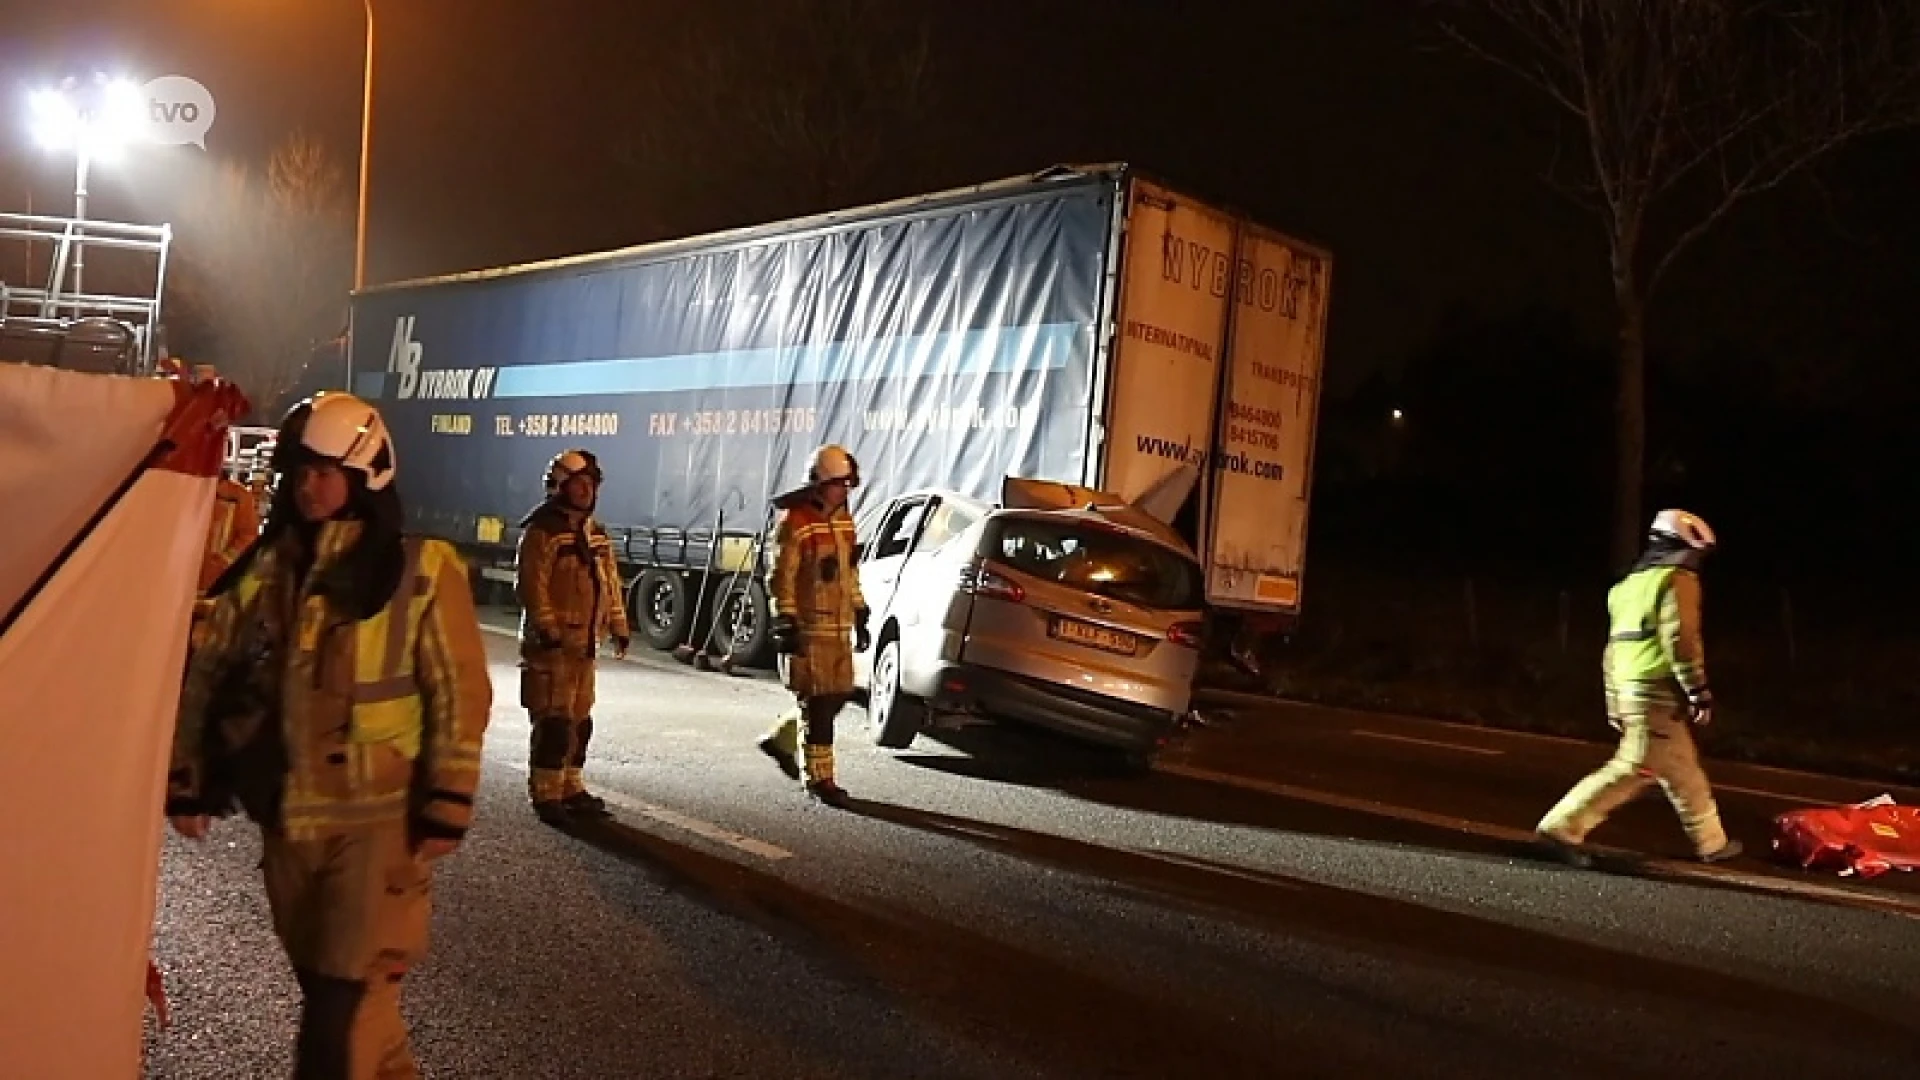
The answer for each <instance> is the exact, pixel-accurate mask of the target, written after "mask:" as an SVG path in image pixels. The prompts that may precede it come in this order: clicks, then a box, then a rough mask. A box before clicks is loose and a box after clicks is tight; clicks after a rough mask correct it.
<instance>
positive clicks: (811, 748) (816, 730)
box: [767, 694, 850, 784]
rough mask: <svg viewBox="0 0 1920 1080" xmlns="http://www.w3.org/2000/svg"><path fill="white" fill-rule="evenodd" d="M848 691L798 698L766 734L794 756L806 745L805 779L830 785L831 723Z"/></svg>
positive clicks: (831, 772)
mask: <svg viewBox="0 0 1920 1080" xmlns="http://www.w3.org/2000/svg"><path fill="white" fill-rule="evenodd" d="M849 696H850V695H847V694H817V695H815V696H813V697H803V698H799V699H798V700H797V702H796V703H795V704H794V707H793V708H791V709H788V710H787V711H786V712H784V713H782V714H780V720H779V722H778V723H776V724H775V725H774V728H773V731H772V733H771V734H769V735H768V736H767V739H768V741H770V742H772V743H773V744H774V745H775V746H778V747H779V748H780V749H782V750H785V751H786V752H787V753H788V754H792V755H793V756H795V757H799V756H801V755H800V753H799V751H800V746H801V743H802V742H804V743H805V744H806V754H805V757H804V758H803V762H804V765H805V768H806V774H807V780H808V781H809V782H810V783H815V784H831V783H833V782H834V779H833V722H834V720H835V719H836V718H837V717H838V716H839V715H840V710H841V709H844V708H846V705H847V700H848V697H849Z"/></svg>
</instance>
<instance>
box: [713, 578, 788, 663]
mask: <svg viewBox="0 0 1920 1080" xmlns="http://www.w3.org/2000/svg"><path fill="white" fill-rule="evenodd" d="M707 642H708V645H707V647H708V648H709V649H711V650H712V651H713V652H716V653H720V654H722V655H725V654H727V653H729V652H731V653H732V655H733V662H734V664H735V665H737V666H740V667H756V668H757V667H766V666H768V664H769V663H771V662H772V660H773V606H772V605H771V604H769V603H768V602H767V588H766V586H765V585H762V584H761V583H760V582H758V581H756V580H754V579H752V578H748V579H746V580H744V581H735V582H733V583H732V584H730V585H728V586H727V587H726V588H725V589H724V590H722V591H721V592H720V593H718V594H717V596H716V598H715V600H714V605H713V630H712V632H711V634H710V635H709V636H708V638H707Z"/></svg>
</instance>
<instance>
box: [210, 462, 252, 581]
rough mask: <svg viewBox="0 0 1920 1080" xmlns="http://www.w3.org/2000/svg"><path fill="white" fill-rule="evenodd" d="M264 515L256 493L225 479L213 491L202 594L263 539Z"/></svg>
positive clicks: (218, 482)
mask: <svg viewBox="0 0 1920 1080" xmlns="http://www.w3.org/2000/svg"><path fill="white" fill-rule="evenodd" d="M259 536H260V512H259V510H258V509H257V508H256V505H255V503H254V498H253V492H251V491H249V490H247V488H246V486H245V485H243V484H241V483H239V482H238V481H236V480H231V479H228V478H227V477H224V476H223V477H221V478H220V479H219V480H218V481H216V482H215V485H214V491H213V518H212V520H211V521H209V522H208V523H207V547H206V551H205V553H204V554H203V555H202V556H201V559H200V589H199V591H200V593H201V595H203V596H204V595H205V594H206V591H207V590H208V589H211V588H213V583H214V582H215V581H217V580H219V577H220V575H221V574H224V573H226V572H227V567H229V566H232V565H233V563H234V560H235V559H238V558H239V557H240V553H241V552H243V551H245V550H247V545H249V544H251V543H253V542H254V541H255V540H257V539H259Z"/></svg>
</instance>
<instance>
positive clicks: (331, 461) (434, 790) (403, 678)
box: [166, 394, 493, 1080]
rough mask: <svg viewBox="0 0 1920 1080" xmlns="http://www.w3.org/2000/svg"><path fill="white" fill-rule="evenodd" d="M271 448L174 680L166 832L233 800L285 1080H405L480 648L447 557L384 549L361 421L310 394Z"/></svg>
mask: <svg viewBox="0 0 1920 1080" xmlns="http://www.w3.org/2000/svg"><path fill="white" fill-rule="evenodd" d="M282 432H283V438H282V439H281V441H280V445H279V449H278V454H277V456H278V457H279V459H280V460H279V461H277V462H276V466H277V470H278V472H279V475H280V482H279V483H278V485H277V487H276V490H275V493H274V500H273V504H272V506H271V508H270V509H269V511H268V515H267V527H266V530H265V532H264V533H263V535H262V536H261V539H260V542H259V543H258V544H256V545H255V546H254V547H253V548H252V549H251V550H250V551H249V552H248V553H247V554H246V555H245V556H244V557H243V558H242V559H241V560H240V561H239V562H238V563H236V564H235V565H234V567H233V568H232V569H231V570H230V571H229V572H228V574H226V575H225V576H224V578H223V580H222V581H221V582H220V583H219V585H218V586H217V587H216V594H217V599H216V601H215V606H214V609H213V614H212V615H211V616H210V618H209V620H208V627H207V635H206V642H205V644H204V646H203V647H202V648H200V649H198V650H196V651H195V653H194V655H193V658H192V661H191V664H190V667H189V669H188V673H187V679H186V683H185V687H184V689H183V691H182V695H181V704H180V715H179V719H178V722H177V724H176V726H175V732H174V742H173V752H172V763H171V766H170V772H169V774H168V783H167V799H166V813H167V815H168V816H169V818H170V819H171V821H172V825H173V828H174V829H175V831H177V832H179V833H180V834H181V835H183V836H186V837H189V838H200V837H203V836H205V835H206V832H207V828H208V815H223V814H226V813H228V812H230V810H231V808H232V804H233V803H234V802H235V801H236V800H237V801H238V802H239V804H240V806H241V808H242V809H244V810H245V811H246V813H247V815H248V816H249V817H251V818H253V819H254V820H255V821H256V822H257V823H259V825H260V827H261V834H262V845H261V846H262V859H261V868H262V869H263V871H264V872H265V878H266V891H267V900H268V903H269V905H270V907H271V909H272V913H273V925H274V931H275V934H276V935H277V936H278V937H279V939H280V942H281V944H282V945H283V946H284V948H285V950H286V953H287V958H288V959H289V961H291V963H292V966H293V969H294V973H295V975H296V976H297V978H298V981H299V984H300V988H301V991H302V994H303V1000H302V1006H301V1016H300V1029H299V1036H298V1041H297V1044H296V1048H295V1053H294V1056H295V1060H296V1065H295V1075H296V1076H298V1077H302V1078H306V1077H312V1078H322V1077H338V1078H352V1080H362V1078H373V1077H381V1078H390V1077H417V1076H418V1075H419V1071H418V1069H417V1067H416V1066H415V1064H414V1061H413V1056H412V1053H411V1051H410V1050H409V1048H408V1045H407V1031H406V1025H405V1021H404V1020H403V1019H402V1017H401V1013H400V989H401V980H402V977H403V976H404V975H405V974H406V973H407V971H408V970H409V969H410V968H411V967H412V966H413V965H415V964H416V963H418V962H419V960H420V959H421V958H422V957H423V956H424V955H425V952H426V947H427V926H428V922H429V917H430V907H431V891H432V866H433V863H434V862H435V860H437V859H439V858H441V857H443V856H445V855H447V854H450V853H451V852H452V851H453V850H454V849H455V848H456V847H457V846H458V844H459V843H460V841H461V839H462V838H463V837H464V836H465V835H466V832H467V828H468V825H469V824H470V823H471V821H472V819H473V804H474V795H475V790H476V789H477V788H478V786H479V781H480V748H481V742H482V738H483V736H484V733H485V730H486V725H487V712H488V709H489V708H490V707H491V705H492V699H493V689H492V684H491V682H490V681H489V679H488V676H487V657H486V649H485V645H484V642H483V639H482V638H481V633H480V623H479V618H478V616H477V615H476V613H475V611H474V603H473V595H472V592H471V589H470V586H469V584H468V580H467V570H466V567H465V566H464V565H463V564H462V562H461V560H460V557H459V556H458V555H457V554H455V552H454V550H453V548H452V546H451V545H448V544H446V543H444V542H442V541H438V540H422V539H416V538H411V537H405V536H403V535H402V533H401V529H400V523H401V508H400V502H399V496H398V495H397V494H396V492H395V490H394V486H393V479H394V466H395V461H394V454H393V447H392V444H391V443H390V441H389V439H388V436H387V429H386V425H385V424H384V423H383V422H382V420H381V418H380V414H379V413H378V412H376V411H375V410H374V409H373V408H372V407H371V406H369V405H367V404H366V403H364V402H362V401H360V400H359V399H357V398H354V397H352V396H350V395H347V394H322V395H320V396H319V397H317V398H315V399H311V400H309V401H307V402H303V403H301V404H300V405H298V406H296V407H295V408H294V409H293V410H292V411H291V412H290V413H289V414H288V416H287V419H286V421H285V423H284V424H283V427H282Z"/></svg>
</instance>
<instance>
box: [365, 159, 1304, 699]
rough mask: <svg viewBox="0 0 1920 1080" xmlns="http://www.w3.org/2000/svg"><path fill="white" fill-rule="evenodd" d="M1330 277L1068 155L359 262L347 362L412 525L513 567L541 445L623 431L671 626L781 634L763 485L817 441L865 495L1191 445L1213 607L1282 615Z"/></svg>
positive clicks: (1281, 248) (659, 618) (1118, 488)
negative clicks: (962, 176) (785, 207)
mask: <svg viewBox="0 0 1920 1080" xmlns="http://www.w3.org/2000/svg"><path fill="white" fill-rule="evenodd" d="M1331 279H1332V258H1331V256H1330V255H1329V254H1328V253H1327V252H1326V251H1324V250H1322V249H1320V248H1318V247H1316V246H1313V245H1311V244H1308V243H1304V242H1302V241H1299V240H1296V239H1293V238H1291V237H1289V236H1287V235H1285V234H1283V233H1280V232H1278V231H1276V230H1274V229H1271V228H1268V227H1266V226H1263V225H1260V224H1257V223H1255V222H1253V221H1251V220H1248V219H1247V218H1246V217H1245V216H1244V215H1241V214H1237V213H1235V212H1232V211H1230V210H1227V209H1222V208H1220V207H1217V206H1215V205H1210V204H1208V203H1206V202H1203V201H1201V200H1199V199H1196V198H1193V197H1190V196H1188V195H1186V194H1184V193H1182V192H1180V191H1178V190H1176V189H1175V188H1173V187H1172V186H1170V185H1169V184H1167V183H1164V182H1162V181H1160V180H1158V179H1156V178H1154V177H1152V176H1149V175H1146V174H1143V173H1141V172H1140V171H1138V170H1136V169H1135V168H1133V167H1131V166H1129V165H1125V164H1110V165H1098V166H1080V167H1057V168H1052V169H1047V170H1044V171H1041V172H1037V173H1032V174H1027V175H1023V176H1018V177H1013V178H1010V179H1005V180H1000V181H996V182H993V183H986V184H980V185H976V186H972V187H967V188H962V189H958V190H951V191H943V192H938V193H934V194H928V195H922V196H917V197H914V198H908V199H903V200H899V201H896V202H890V203H886V204H882V205H876V206H868V207H861V208H857V209H850V210H844V211H837V212H833V213H827V214H822V215H819V216H815V217H810V218H805V219H800V220H795V221H786V222H779V223H775V224H769V225H762V226H755V227H751V228H743V229H737V230H732V231H728V232H722V233H717V234H713V235H707V236H699V237H694V238H689V239H684V240H674V241H668V242H664V243H654V244H647V245H644V246H639V247H632V248H626V249H622V250H617V251H609V252H604V253H596V254H590V255H582V256H577V257H570V258H561V259H554V260H551V261H546V262H540V263H533V264H528V265H519V266H509V267H503V268H498V269H489V270H480V271H474V272H468V273H458V274H452V275H448V276H444V277H436V278H430V279H423V280H414V281H404V282H399V283H395V284H389V285H381V286H378V287H374V288H369V289H365V290H362V291H359V292H357V293H356V294H355V295H354V297H353V306H352V334H351V338H350V348H349V361H348V380H349V385H350V386H351V388H352V389H353V390H354V391H355V392H356V393H358V394H360V395H361V396H362V397H365V398H367V399H369V400H371V401H373V402H374V403H376V404H377V405H378V406H379V408H380V409H381V411H382V413H383V414H384V415H385V417H386V419H387V422H388V424H389V426H390V427H391V429H392V432H393V438H394V440H395V444H396V451H397V453H398V456H399V461H400V470H401V472H400V481H399V483H400V485H401V489H402V491H403V494H404V498H405V501H406V505H407V509H408V514H409V516H410V519H411V520H410V526H411V527H412V528H414V529H417V530H419V531H423V532H427V533H431V534H434V535H438V536H441V537H444V538H447V539H450V540H452V541H454V542H455V543H456V544H458V545H460V546H461V547H462V549H463V550H465V551H466V552H467V554H468V556H469V558H470V559H471V560H472V562H473V564H474V565H475V566H476V568H477V571H478V573H479V574H480V576H481V577H482V578H483V579H486V580H489V581H493V582H510V581H511V580H512V573H513V570H512V568H513V562H514V551H515V545H516V544H517V542H518V537H519V532H520V521H521V520H522V518H523V517H524V515H525V514H526V513H527V511H528V510H530V509H531V508H532V507H534V506H535V505H536V504H538V503H539V502H540V501H541V500H542V498H543V497H544V491H543V487H542V478H543V476H544V473H545V469H546V465H547V462H548V460H549V459H550V458H551V457H552V456H553V455H554V454H556V453H558V452H559V451H561V450H563V449H566V448H571V447H583V448H586V449H588V450H591V451H592V452H593V453H595V454H596V455H598V456H599V459H600V461H601V463H602V467H603V468H604V470H605V473H606V483H605V485H604V487H603V488H602V490H601V493H600V502H599V506H598V508H597V511H596V513H597V516H598V517H599V519H600V520H601V521H602V522H603V523H604V524H605V525H606V526H607V528H608V531H609V532H610V533H611V535H612V537H613V540H614V544H615V547H616V550H617V551H618V552H619V553H620V559H621V563H622V567H623V573H624V577H625V580H626V583H627V588H628V589H629V595H628V599H629V604H630V608H631V612H632V616H633V621H634V624H635V632H636V634H637V635H639V637H640V638H642V639H643V640H644V641H645V642H646V643H647V644H649V645H651V646H652V647H654V648H657V649H674V648H676V647H677V646H682V645H692V646H694V647H696V648H703V649H704V648H712V649H714V650H715V651H726V652H727V653H729V654H730V655H731V656H732V657H733V658H734V659H735V660H736V661H739V662H744V663H747V664H764V663H766V662H767V661H768V660H769V658H770V650H769V641H768V623H769V618H768V608H767V596H766V592H765V586H764V573H763V571H764V568H765V565H766V560H767V559H768V558H769V557H770V556H769V553H768V552H767V551H766V550H765V544H764V542H763V539H764V537H765V536H766V535H767V527H768V524H769V501H770V499H771V498H772V497H773V496H774V495H776V494H778V493H780V492H783V491H787V490H790V489H791V488H793V487H795V486H796V485H798V484H799V483H800V482H801V481H802V479H803V474H804V470H805V467H806V462H807V459H808V455H809V454H810V453H811V451H812V450H813V449H814V448H815V447H816V446H819V445H820V444H822V443H838V444H841V445H843V446H845V447H847V448H848V449H849V450H850V451H851V452H852V453H853V454H854V455H855V456H856V458H857V459H858V460H859V462H860V465H861V475H862V481H863V483H862V485H861V487H860V488H859V489H858V490H857V491H856V492H855V507H854V509H855V510H856V512H857V511H858V510H859V508H860V506H861V505H862V504H863V503H869V501H871V503H870V504H878V503H879V502H881V501H884V500H886V499H889V498H891V497H893V496H894V495H897V494H899V493H901V492H903V491H908V490H912V489H917V488H927V487H940V488H947V489H951V490H956V491H960V492H964V493H968V494H970V495H973V496H975V497H978V498H982V499H987V500H992V499H996V498H997V497H998V495H999V493H1000V491H1001V485H1002V482H1003V480H1004V479H1005V478H1007V477H1008V476H1016V477H1023V478H1029V479H1040V480H1054V481H1060V482H1063V483H1068V484H1073V485H1076V486H1078V487H1083V488H1089V489H1093V490H1097V491H1100V492H1104V493H1111V494H1112V495H1113V496H1115V497H1117V498H1119V499H1123V500H1132V499H1136V498H1139V497H1141V496H1143V495H1146V494H1147V493H1149V492H1153V491H1156V490H1164V488H1165V486H1166V482H1167V481H1168V479H1169V477H1170V475H1171V474H1176V473H1181V472H1184V473H1185V474H1187V475H1189V476H1192V477H1195V478H1197V480H1196V482H1194V483H1192V485H1191V489H1190V494H1189V495H1188V496H1187V497H1186V498H1185V500H1184V503H1183V504H1182V509H1181V511H1180V513H1179V514H1178V515H1177V516H1176V520H1175V522H1174V523H1175V525H1176V526H1177V527H1178V528H1180V529H1181V531H1182V533H1183V535H1185V536H1186V537H1187V538H1188V539H1189V541H1190V542H1191V543H1192V544H1193V547H1194V550H1195V552H1196V553H1197V554H1198V555H1199V556H1200V558H1201V562H1202V565H1203V566H1204V567H1205V569H1206V574H1207V600H1208V603H1209V606H1210V608H1211V609H1213V610H1217V611H1243V612H1261V613H1270V614H1273V615H1277V616H1281V617H1285V616H1290V615H1294V614H1297V612H1298V611H1299V608H1300V604H1301V599H1302V580H1303V570H1304V562H1305V551H1306V535H1307V516H1308V515H1307V511H1308V504H1309V497H1310V492H1311V488H1312V483H1311V479H1312V477H1311V474H1312V462H1313V448H1314V433H1315V424H1316V418H1317V415H1318V408H1319V398H1320V390H1321V370H1322V361H1323V354H1324V344H1325V338H1326V328H1327V309H1328V298H1329V289H1330V287H1331ZM1188 466H1192V467H1193V468H1186V467H1188Z"/></svg>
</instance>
